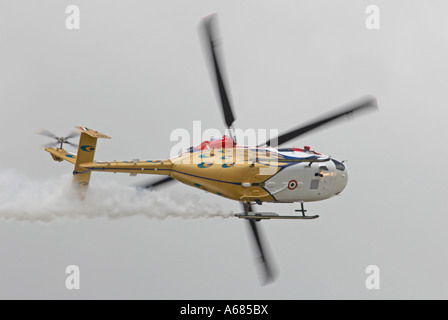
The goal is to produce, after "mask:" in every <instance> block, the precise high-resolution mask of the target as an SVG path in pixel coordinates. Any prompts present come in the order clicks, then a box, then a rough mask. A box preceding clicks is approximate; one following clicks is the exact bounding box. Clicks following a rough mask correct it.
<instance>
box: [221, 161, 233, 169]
mask: <svg viewBox="0 0 448 320" xmlns="http://www.w3.org/2000/svg"><path fill="white" fill-rule="evenodd" d="M234 164H235V163H233V162H231V163H224V164H223V165H222V167H223V168H230V167H233V166H234Z"/></svg>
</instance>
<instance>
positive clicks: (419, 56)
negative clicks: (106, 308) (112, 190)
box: [0, 0, 448, 299]
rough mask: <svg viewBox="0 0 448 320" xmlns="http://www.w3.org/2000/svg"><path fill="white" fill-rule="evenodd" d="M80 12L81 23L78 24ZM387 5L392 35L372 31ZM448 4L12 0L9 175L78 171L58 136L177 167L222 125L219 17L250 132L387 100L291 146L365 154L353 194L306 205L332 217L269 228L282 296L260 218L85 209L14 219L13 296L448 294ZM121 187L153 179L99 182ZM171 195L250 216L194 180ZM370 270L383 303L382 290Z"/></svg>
mask: <svg viewBox="0 0 448 320" xmlns="http://www.w3.org/2000/svg"><path fill="white" fill-rule="evenodd" d="M71 4H75V5H78V6H79V8H80V11H81V29H80V30H76V31H69V30H67V29H66V28H65V19H66V17H67V15H66V14H65V8H66V7H67V6H68V5H71ZM370 4H375V5H377V6H378V7H379V8H380V10H381V29H380V30H367V29H366V27H365V25H364V22H365V19H366V17H367V15H366V14H365V8H366V7H367V6H368V5H370ZM447 10H448V4H447V3H445V2H443V1H432V3H431V4H428V3H427V2H424V1H393V2H390V1H375V2H374V3H373V2H371V1H354V0H350V1H349V0H345V1H337V2H336V1H322V0H319V1H188V2H187V1H131V2H129V1H38V2H37V1H14V2H12V1H5V0H0V45H1V50H0V70H1V72H0V106H1V110H2V116H1V117H0V125H1V127H2V129H3V130H2V131H3V134H2V136H1V138H0V139H1V147H2V150H3V151H2V156H1V157H0V165H1V166H2V171H0V172H1V173H2V174H3V175H2V177H4V176H5V175H4V172H5V171H6V170H10V169H13V170H14V171H15V172H16V173H17V175H22V176H24V177H26V179H30V180H32V181H46V180H52V181H57V179H58V177H60V176H61V175H66V174H70V172H71V171H72V167H71V165H70V164H67V163H56V162H54V161H52V159H51V157H50V156H49V155H48V154H47V153H45V152H44V151H42V150H41V149H40V148H39V146H40V145H41V144H43V143H45V142H46V141H47V140H45V138H44V137H41V136H37V135H35V134H34V133H35V131H36V130H37V129H40V128H47V129H49V130H51V131H53V132H55V133H58V134H61V135H62V134H66V133H68V132H70V131H71V130H72V129H73V127H74V126H76V125H83V126H87V127H91V128H94V129H96V130H99V131H101V132H104V133H105V134H107V135H110V136H111V137H112V140H110V141H99V144H98V147H97V153H96V158H97V159H104V160H114V159H117V160H125V159H134V158H141V159H158V158H167V157H168V156H169V152H170V148H171V147H172V146H173V145H174V144H175V142H170V141H169V136H170V133H171V132H172V130H173V129H176V128H186V129H190V128H191V127H192V121H193V120H202V126H203V128H218V129H224V122H223V120H222V118H221V112H220V110H219V108H218V104H217V101H216V98H215V95H214V90H213V87H212V82H211V80H210V77H209V74H208V70H207V66H206V62H205V59H204V54H203V51H202V47H201V41H200V38H199V33H198V27H199V22H200V20H201V19H202V17H204V16H206V15H208V14H210V13H213V12H218V20H219V29H220V31H221V35H222V37H223V44H224V48H223V49H224V50H223V51H224V56H225V65H226V69H227V77H228V79H229V84H230V91H231V95H232V101H233V105H234V109H235V110H234V111H235V114H236V118H237V121H236V123H235V125H236V126H237V127H240V128H243V129H246V128H256V129H258V128H265V129H270V128H275V129H279V131H280V132H282V131H284V130H288V129H290V128H292V127H294V126H296V125H298V124H301V123H303V122H305V121H307V120H309V119H312V118H313V117H316V116H318V115H320V114H322V113H325V112H327V111H329V110H331V109H332V108H335V107H338V106H340V105H343V104H344V103H346V102H350V101H352V100H356V99H357V98H359V97H362V96H364V95H366V94H369V95H374V96H376V97H377V98H378V101H379V107H380V109H379V112H377V113H374V114H369V115H366V116H362V117H359V118H357V119H356V121H352V122H348V123H343V124H340V125H338V126H334V127H331V128H327V129H324V130H322V131H319V132H316V133H313V134H310V135H307V136H305V137H304V138H301V139H298V140H296V141H294V142H293V143H290V144H289V145H295V146H299V147H301V146H303V145H310V146H312V148H314V149H316V150H317V151H319V152H322V153H324V154H328V155H331V156H333V157H335V158H337V159H340V160H344V159H347V160H348V162H347V166H348V170H349V183H348V186H347V188H346V190H345V191H344V192H343V194H342V195H341V196H340V197H336V198H333V199H330V200H327V201H323V202H317V203H311V204H307V205H306V207H307V209H308V210H309V212H310V213H312V214H319V215H320V218H319V219H318V220H315V221H268V222H264V223H262V227H263V231H264V233H265V235H266V236H267V239H268V241H269V247H270V249H271V251H272V256H273V258H274V259H275V264H276V267H277V269H278V270H279V277H278V279H277V281H276V282H275V283H273V284H271V285H269V286H266V287H261V286H260V282H259V277H258V273H257V271H258V270H257V268H256V266H255V265H254V263H253V262H254V261H253V260H254V255H253V252H252V250H251V243H250V242H249V237H248V234H247V232H246V231H247V230H246V225H245V224H244V223H243V221H239V220H237V219H234V218H228V219H223V218H220V217H217V218H203V219H181V218H167V219H164V220H158V219H148V218H147V217H146V216H135V217H125V218H121V219H113V220H110V219H108V218H106V217H100V218H94V219H89V218H85V217H81V218H79V217H77V216H76V214H73V217H72V218H68V217H63V218H58V219H55V220H53V221H52V222H49V223H42V222H39V223H37V222H17V221H14V219H10V220H4V219H1V220H0V243H1V245H0V261H1V267H0V270H1V272H0V298H68V299H71V298H149V299H302V298H324V299H327V298H361V299H377V298H444V299H446V298H448V292H447V291H448V289H447V288H448V283H447V280H446V279H445V278H446V277H445V271H446V269H447V267H448V258H447V255H446V253H445V251H446V248H445V247H446V245H445V244H446V242H447V240H448V238H447V236H446V230H445V229H446V225H447V223H448V217H447V216H446V210H445V206H444V202H445V193H446V190H447V186H446V173H445V170H444V168H443V163H441V161H440V160H443V159H444V158H445V157H446V156H447V155H448V151H447V149H446V146H445V143H443V142H444V137H446V135H447V128H446V125H445V121H446V116H447V111H446V107H445V103H446V102H445V101H446V94H445V93H446V87H447V84H448V83H447V81H448V80H447V79H448V78H447V77H446V74H447V73H448V64H447V63H446V57H448V41H447V40H448V39H447V37H448V36H447V34H448V33H447V31H448V24H447V22H446V12H447ZM13 177H14V175H13ZM150 178H151V177H150ZM111 180H115V181H117V182H118V183H122V184H124V185H132V184H134V183H137V182H140V181H145V180H147V177H137V178H133V177H129V176H127V175H119V174H117V175H107V174H101V173H98V174H93V177H92V181H91V183H92V186H94V185H101V184H102V183H109V182H110V181H111ZM164 191H166V192H169V193H170V194H171V193H172V194H174V195H173V197H177V198H178V197H189V196H199V199H200V202H201V203H203V204H204V205H206V204H208V203H209V204H211V205H215V204H218V205H219V206H220V207H221V209H222V210H224V211H226V212H230V211H234V212H238V211H239V210H240V208H239V205H238V203H234V202H231V201H228V200H224V199H220V198H217V197H215V196H213V195H210V194H206V193H204V192H202V191H200V190H193V189H190V188H188V187H187V186H184V185H180V184H177V185H173V186H172V187H171V188H167V189H164ZM162 192H163V191H162ZM22 200H23V201H25V202H26V199H22ZM296 207H297V205H289V204H288V205H286V204H279V205H273V204H271V205H267V204H264V205H263V207H262V208H260V209H263V211H276V212H279V213H292V211H293V210H294V209H295V208H296ZM61 210H64V209H61ZM69 264H76V265H78V266H79V267H80V269H81V290H79V291H68V290H67V289H66V288H65V285H64V284H65V278H66V275H65V273H64V272H65V267H66V266H67V265H69ZM372 264H374V265H378V266H379V268H380V270H381V289H380V290H367V289H366V287H365V284H364V282H365V279H366V277H367V275H366V274H365V268H366V267H367V266H368V265H372Z"/></svg>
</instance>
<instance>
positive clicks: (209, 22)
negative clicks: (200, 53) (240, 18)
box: [204, 14, 235, 128]
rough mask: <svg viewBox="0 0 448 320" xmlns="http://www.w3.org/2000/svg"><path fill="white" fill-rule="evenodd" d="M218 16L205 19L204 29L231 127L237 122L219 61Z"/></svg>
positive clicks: (227, 120)
mask: <svg viewBox="0 0 448 320" xmlns="http://www.w3.org/2000/svg"><path fill="white" fill-rule="evenodd" d="M215 25H216V15H215V14H212V15H210V16H208V17H205V18H204V29H205V36H206V41H207V44H206V46H207V48H208V50H209V51H210V54H211V57H212V60H213V66H212V67H211V69H212V71H213V73H214V75H215V77H216V86H217V88H218V91H219V97H220V101H221V106H222V111H223V113H224V118H225V121H226V125H227V127H229V128H230V127H231V126H232V124H233V122H234V121H235V117H234V115H233V112H232V107H231V105H230V101H229V96H228V94H227V90H226V85H225V83H224V79H223V72H222V70H224V69H223V68H222V63H220V61H219V57H218V45H219V43H218V39H217V38H218V37H217V35H218V32H217V30H216V26H215Z"/></svg>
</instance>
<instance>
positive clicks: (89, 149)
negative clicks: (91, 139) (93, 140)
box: [81, 145, 95, 152]
mask: <svg viewBox="0 0 448 320" xmlns="http://www.w3.org/2000/svg"><path fill="white" fill-rule="evenodd" d="M81 150H82V151H86V152H92V151H94V150H95V147H92V146H89V145H83V146H81Z"/></svg>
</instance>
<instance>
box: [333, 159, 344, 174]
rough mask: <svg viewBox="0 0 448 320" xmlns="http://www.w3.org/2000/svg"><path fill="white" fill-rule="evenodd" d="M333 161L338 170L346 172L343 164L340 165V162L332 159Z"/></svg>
mask: <svg viewBox="0 0 448 320" xmlns="http://www.w3.org/2000/svg"><path fill="white" fill-rule="evenodd" d="M331 161H333V163H334V164H335V166H336V169H338V170H340V171H344V170H345V166H344V165H343V164H342V163H340V162H339V161H337V160H334V159H331Z"/></svg>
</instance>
